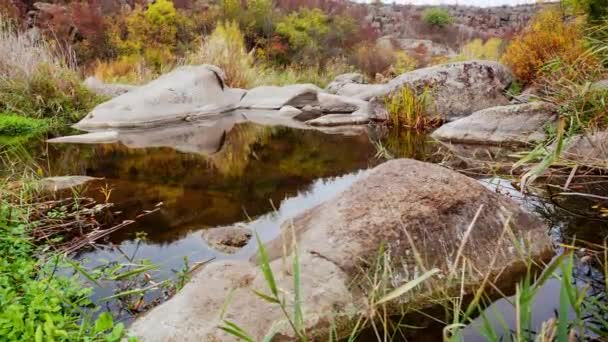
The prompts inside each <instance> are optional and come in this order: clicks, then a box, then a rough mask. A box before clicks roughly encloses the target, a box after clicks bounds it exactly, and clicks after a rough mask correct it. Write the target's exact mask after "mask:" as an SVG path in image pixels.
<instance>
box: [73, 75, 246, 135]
mask: <svg viewBox="0 0 608 342" xmlns="http://www.w3.org/2000/svg"><path fill="white" fill-rule="evenodd" d="M244 93H245V91H244V90H241V89H230V88H227V87H225V86H224V81H223V72H222V71H221V70H220V69H219V68H217V67H215V66H212V65H199V66H182V67H179V68H177V69H175V70H173V71H171V72H170V73H168V74H165V75H163V76H161V77H159V78H158V79H156V80H154V81H152V82H150V83H148V84H146V85H143V86H141V87H138V88H136V89H133V90H131V91H129V92H127V93H124V94H122V95H120V96H118V97H115V98H113V99H111V100H109V101H107V102H104V103H102V104H100V105H98V106H97V107H95V108H94V109H93V111H92V112H91V113H89V114H88V115H87V116H86V117H84V118H83V119H82V120H81V121H80V122H78V123H77V124H75V125H74V127H75V128H78V129H82V130H95V129H103V128H116V127H142V126H153V125H160V124H164V123H166V122H174V121H179V120H183V119H186V118H189V117H193V116H202V115H214V114H218V113H222V112H226V111H228V110H231V109H234V108H236V106H237V104H238V102H239V101H240V100H241V98H242V97H243V95H244Z"/></svg>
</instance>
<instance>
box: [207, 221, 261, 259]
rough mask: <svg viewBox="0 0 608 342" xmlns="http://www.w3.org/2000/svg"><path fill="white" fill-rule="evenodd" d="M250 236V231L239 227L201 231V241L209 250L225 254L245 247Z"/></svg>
mask: <svg viewBox="0 0 608 342" xmlns="http://www.w3.org/2000/svg"><path fill="white" fill-rule="evenodd" d="M251 236H252V233H251V230H250V229H248V228H246V227H241V226H227V227H218V228H209V229H205V230H204V231H203V239H205V241H207V243H208V244H209V246H210V247H211V248H213V249H216V250H218V251H220V252H223V253H227V254H232V253H235V252H237V251H238V250H239V249H241V248H243V247H245V245H247V243H248V242H249V240H251Z"/></svg>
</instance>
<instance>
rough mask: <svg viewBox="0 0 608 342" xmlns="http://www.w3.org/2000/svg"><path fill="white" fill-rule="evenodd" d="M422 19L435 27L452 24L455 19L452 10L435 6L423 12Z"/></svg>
mask: <svg viewBox="0 0 608 342" xmlns="http://www.w3.org/2000/svg"><path fill="white" fill-rule="evenodd" d="M422 20H423V21H424V22H425V23H427V24H429V25H431V26H435V27H445V26H448V25H450V24H451V23H452V22H453V21H454V19H453V18H452V16H451V15H450V12H449V11H448V10H447V9H445V8H440V7H433V8H428V9H426V10H424V12H422Z"/></svg>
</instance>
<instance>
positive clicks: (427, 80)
mask: <svg viewBox="0 0 608 342" xmlns="http://www.w3.org/2000/svg"><path fill="white" fill-rule="evenodd" d="M512 80H513V76H512V75H511V72H510V71H509V70H508V69H507V68H506V67H505V66H503V65H502V64H500V63H498V62H494V61H477V60H474V61H466V62H458V63H447V64H441V65H437V66H432V67H428V68H423V69H417V70H414V71H410V72H407V73H405V74H402V75H400V76H398V77H396V78H394V79H393V80H391V81H390V82H388V83H385V84H382V85H373V86H371V87H370V86H368V87H359V89H348V88H347V87H345V88H343V89H342V90H343V91H341V92H339V94H340V95H346V96H352V97H356V98H358V99H361V100H370V101H371V102H377V103H380V104H383V103H384V101H385V100H384V98H385V97H387V96H398V93H399V91H401V89H402V88H404V87H408V88H410V89H413V90H414V91H415V92H416V93H417V94H422V93H423V92H425V91H427V92H428V94H429V96H430V101H429V102H428V108H427V109H428V111H429V112H430V113H433V115H436V116H438V117H440V118H442V119H444V120H448V121H451V120H455V119H458V118H460V117H464V116H467V115H470V114H471V113H473V112H476V111H478V110H481V109H485V108H490V107H495V106H501V105H506V104H508V103H509V100H508V99H507V97H506V96H505V94H504V93H505V90H506V89H507V88H508V87H509V85H510V84H511V82H512Z"/></svg>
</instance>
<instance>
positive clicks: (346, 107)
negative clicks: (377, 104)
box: [318, 93, 368, 114]
mask: <svg viewBox="0 0 608 342" xmlns="http://www.w3.org/2000/svg"><path fill="white" fill-rule="evenodd" d="M318 97H319V105H320V106H321V111H322V112H323V113H332V114H340V113H342V114H343V113H352V112H355V111H357V110H359V109H360V108H365V107H367V106H368V102H367V101H362V100H358V99H353V98H350V97H346V96H340V95H333V94H327V93H319V95H318Z"/></svg>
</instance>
